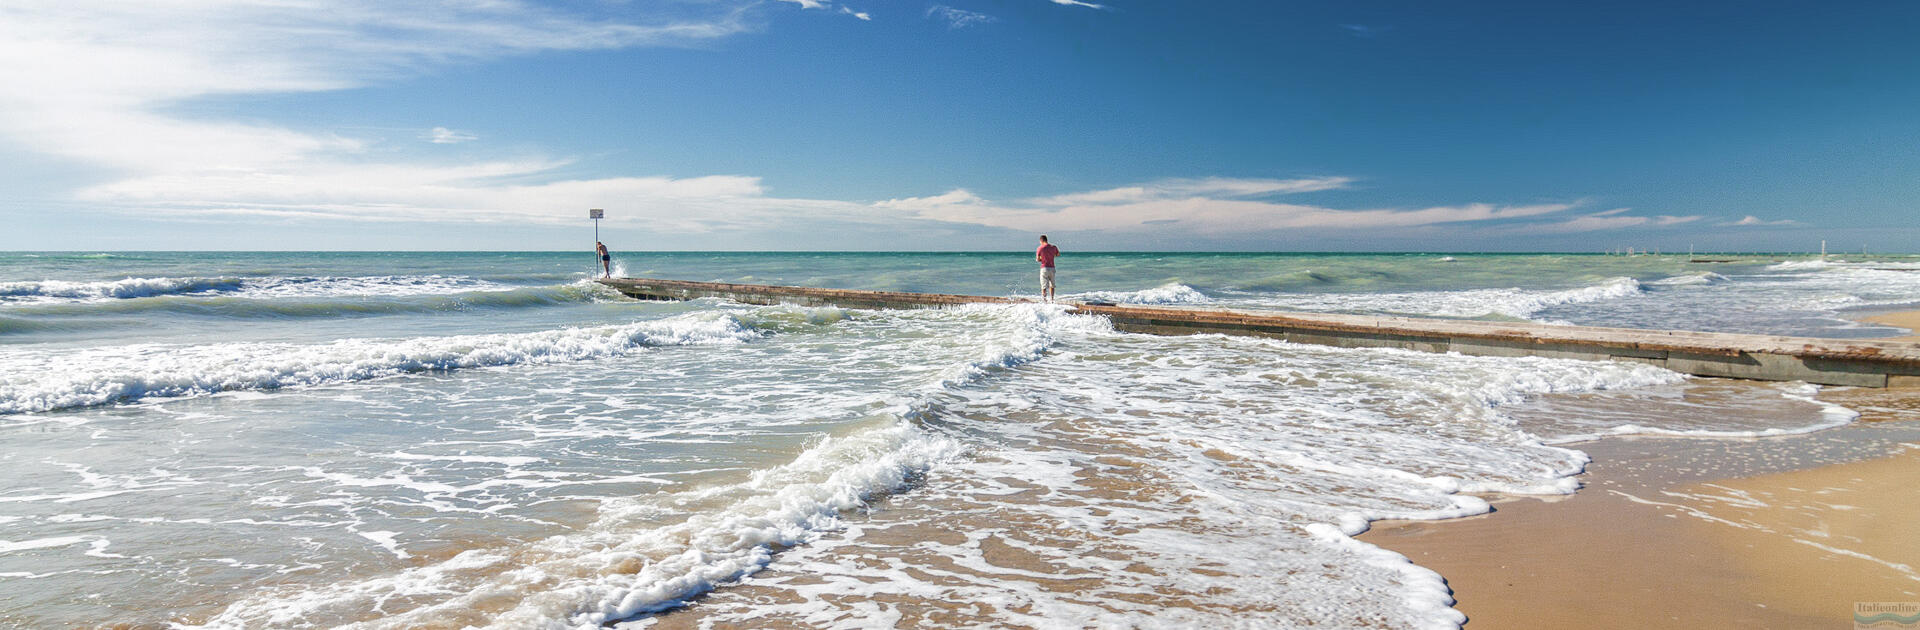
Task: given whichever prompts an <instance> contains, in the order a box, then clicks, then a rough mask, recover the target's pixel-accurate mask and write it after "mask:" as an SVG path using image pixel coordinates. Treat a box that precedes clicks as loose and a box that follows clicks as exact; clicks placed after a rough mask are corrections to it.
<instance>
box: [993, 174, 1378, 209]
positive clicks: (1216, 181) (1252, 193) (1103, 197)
mask: <svg viewBox="0 0 1920 630" xmlns="http://www.w3.org/2000/svg"><path fill="white" fill-rule="evenodd" d="M1352 182H1353V179H1352V178H1349V177H1315V178H1306V179H1237V178H1228V177H1208V178H1201V179H1163V180H1159V181H1156V182H1152V183H1148V184H1140V185H1137V186H1123V187H1120V188H1110V189H1107V190H1095V191H1089V192H1080V193H1069V194H1065V195H1054V196H1051V197H1039V198H1035V199H1029V200H1028V201H1027V202H1028V203H1031V204H1034V205H1041V206H1069V205H1076V204H1103V203H1118V202H1126V201H1146V200H1154V199H1160V200H1164V199H1175V198H1184V197H1219V198H1244V197H1256V196H1263V195H1274V194H1286V193H1304V192H1315V191H1321V190H1335V189H1340V188H1346V187H1347V184H1349V183H1352Z"/></svg>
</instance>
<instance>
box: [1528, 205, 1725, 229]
mask: <svg viewBox="0 0 1920 630" xmlns="http://www.w3.org/2000/svg"><path fill="white" fill-rule="evenodd" d="M1630 210H1632V209H1631V208H1614V209H1612V210H1607V211H1604V212H1594V213H1589V214H1585V215H1581V216H1578V217H1574V218H1572V219H1568V220H1565V221H1558V222H1552V223H1536V224H1530V225H1520V226H1514V227H1512V228H1511V229H1509V230H1508V231H1509V232H1511V233H1518V234H1569V233H1576V232H1597V231H1601V230H1620V229H1626V228H1633V227H1667V226H1673V225H1680V224H1683V223H1692V222H1694V221H1698V220H1700V219H1702V218H1703V217H1700V216H1672V215H1657V216H1650V217H1648V216H1633V215H1628V214H1626V212H1628V211H1630Z"/></svg>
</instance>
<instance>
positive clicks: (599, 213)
mask: <svg viewBox="0 0 1920 630" xmlns="http://www.w3.org/2000/svg"><path fill="white" fill-rule="evenodd" d="M587 218H589V219H605V218H607V211H606V210H602V209H599V208H593V209H590V210H587Z"/></svg>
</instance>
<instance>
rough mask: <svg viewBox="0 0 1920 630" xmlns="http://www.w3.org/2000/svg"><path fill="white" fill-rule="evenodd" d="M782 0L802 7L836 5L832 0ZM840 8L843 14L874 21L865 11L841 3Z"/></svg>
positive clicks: (824, 7) (819, 7)
mask: <svg viewBox="0 0 1920 630" xmlns="http://www.w3.org/2000/svg"><path fill="white" fill-rule="evenodd" d="M780 1H781V2H786V3H790V4H797V5H800V8H801V9H825V10H829V11H830V10H832V9H833V8H834V6H835V5H834V4H833V2H832V1H831V0H780ZM839 8H840V10H839V11H838V13H840V14H841V15H851V16H853V17H855V18H858V19H860V20H861V21H865V22H871V21H873V16H872V15H869V14H868V13H867V12H865V11H855V10H853V9H850V8H848V7H846V6H845V5H839Z"/></svg>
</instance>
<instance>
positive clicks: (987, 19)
mask: <svg viewBox="0 0 1920 630" xmlns="http://www.w3.org/2000/svg"><path fill="white" fill-rule="evenodd" d="M927 17H929V18H935V17H937V18H940V19H942V20H946V21H947V28H956V29H958V28H966V27H969V26H975V25H980V24H992V23H994V22H997V21H999V19H998V18H995V17H993V16H991V15H987V14H985V13H980V12H977V11H968V10H966V9H955V8H953V7H950V6H947V5H944V4H936V5H933V6H931V7H927Z"/></svg>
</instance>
